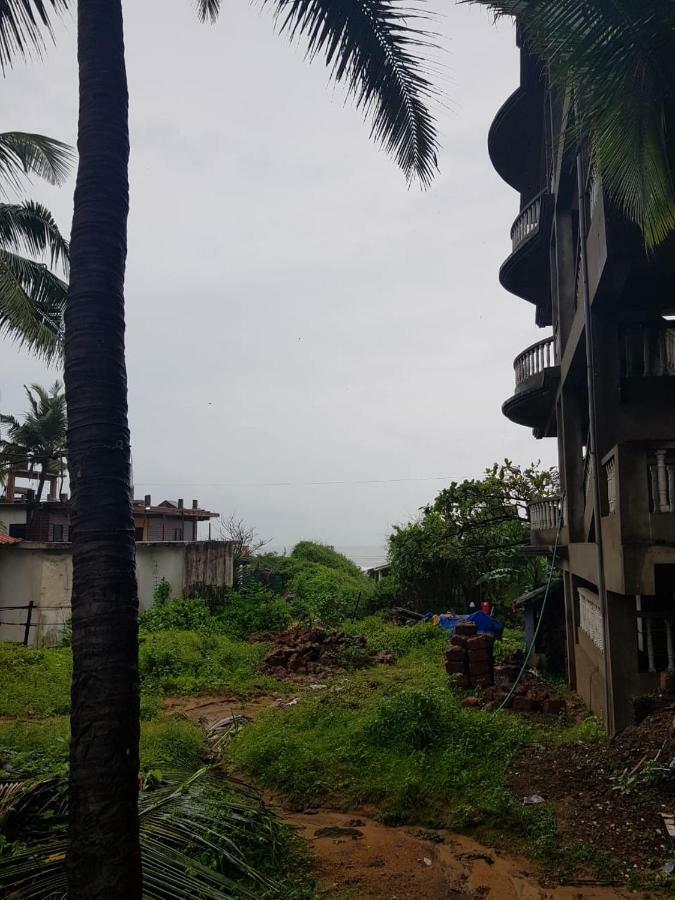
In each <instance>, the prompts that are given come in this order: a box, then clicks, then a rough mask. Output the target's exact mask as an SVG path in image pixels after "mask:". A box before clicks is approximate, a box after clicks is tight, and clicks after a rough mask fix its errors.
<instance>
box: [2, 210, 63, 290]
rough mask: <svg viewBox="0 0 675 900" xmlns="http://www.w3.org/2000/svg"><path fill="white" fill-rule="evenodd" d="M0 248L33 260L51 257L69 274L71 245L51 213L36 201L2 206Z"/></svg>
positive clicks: (51, 263) (52, 263)
mask: <svg viewBox="0 0 675 900" xmlns="http://www.w3.org/2000/svg"><path fill="white" fill-rule="evenodd" d="M0 247H3V248H4V249H6V250H13V251H17V252H19V253H29V254H31V255H32V256H44V255H48V258H49V263H50V265H51V266H55V265H60V266H61V267H62V269H63V271H64V272H65V274H66V275H67V274H68V255H69V247H68V241H67V240H66V239H65V238H64V237H63V235H62V234H61V232H60V231H59V228H58V225H57V224H56V222H55V221H54V217H53V216H52V214H51V213H50V212H49V210H48V209H47V208H46V207H45V206H43V205H42V204H41V203H36V202H35V201H34V200H24V202H23V203H0Z"/></svg>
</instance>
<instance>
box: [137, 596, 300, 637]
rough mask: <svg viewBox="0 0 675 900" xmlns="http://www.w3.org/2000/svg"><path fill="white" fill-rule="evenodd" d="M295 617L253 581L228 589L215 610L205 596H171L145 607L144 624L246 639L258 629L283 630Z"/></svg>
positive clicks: (144, 627)
mask: <svg viewBox="0 0 675 900" xmlns="http://www.w3.org/2000/svg"><path fill="white" fill-rule="evenodd" d="M292 618H293V613H292V610H291V607H290V605H289V604H288V603H287V602H286V601H285V600H283V599H282V598H281V597H278V596H277V595H276V594H273V593H272V592H271V591H268V590H266V589H265V588H263V587H261V586H260V585H259V584H257V583H256V582H251V583H249V584H247V586H246V587H245V588H243V589H242V590H241V591H233V590H229V591H226V592H225V594H224V595H223V601H222V605H221V606H218V607H216V608H215V609H214V610H213V612H211V611H210V610H209V608H208V606H207V605H206V603H205V602H204V601H203V600H187V599H183V600H168V601H164V602H162V603H160V604H159V605H155V606H151V607H150V608H149V609H147V610H145V612H144V613H142V615H141V618H140V624H141V629H142V631H143V632H155V631H198V632H203V633H205V634H225V635H228V636H229V637H232V638H236V639H239V640H243V639H245V638H247V637H248V636H249V635H250V634H253V632H256V631H258V632H259V631H283V630H284V629H286V628H287V627H288V626H289V625H290V623H291V620H292Z"/></svg>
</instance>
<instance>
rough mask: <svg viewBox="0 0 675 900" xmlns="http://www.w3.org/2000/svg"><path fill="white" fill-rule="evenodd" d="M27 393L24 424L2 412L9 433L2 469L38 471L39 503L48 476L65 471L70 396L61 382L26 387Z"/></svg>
mask: <svg viewBox="0 0 675 900" xmlns="http://www.w3.org/2000/svg"><path fill="white" fill-rule="evenodd" d="M25 390H26V396H27V397H28V406H29V408H28V410H27V411H26V413H25V415H24V417H23V421H19V420H18V419H17V418H16V417H15V416H12V415H8V414H3V413H0V425H4V426H5V429H6V434H7V436H6V437H4V438H3V437H2V435H1V434H0V469H7V468H9V467H20V468H22V469H28V470H34V471H36V472H37V473H38V489H37V493H36V496H35V499H36V502H37V503H39V502H40V500H41V499H42V491H43V489H44V486H45V481H46V479H47V476H48V475H49V474H54V475H56V474H59V473H62V472H63V461H64V458H65V455H66V397H65V394H64V393H63V385H62V384H61V383H60V382H59V381H56V382H54V384H53V385H52V386H51V388H49V389H46V388H43V387H41V386H40V385H39V384H32V385H31V386H30V387H28V386H25ZM36 467H37V469H36Z"/></svg>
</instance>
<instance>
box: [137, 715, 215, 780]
mask: <svg viewBox="0 0 675 900" xmlns="http://www.w3.org/2000/svg"><path fill="white" fill-rule="evenodd" d="M207 752H208V751H207V748H206V745H205V743H204V733H203V732H202V730H201V728H200V727H199V725H197V724H195V723H194V722H190V721H188V720H187V719H175V718H169V717H168V716H164V717H162V718H160V719H157V720H153V721H151V722H143V723H142V726H141V768H142V769H143V771H146V772H147V771H150V770H157V769H159V770H165V769H167V768H169V769H178V768H180V769H186V770H188V771H194V770H196V769H198V768H199V766H200V765H202V764H203V762H204V759H205V758H206V756H207Z"/></svg>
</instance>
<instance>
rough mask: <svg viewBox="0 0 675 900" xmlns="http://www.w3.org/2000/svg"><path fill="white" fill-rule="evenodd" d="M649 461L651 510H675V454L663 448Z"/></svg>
mask: <svg viewBox="0 0 675 900" xmlns="http://www.w3.org/2000/svg"><path fill="white" fill-rule="evenodd" d="M654 457H655V460H656V461H655V462H650V463H649V487H650V511H651V512H662V513H664V512H665V513H667V512H671V513H672V512H675V454H673V453H672V451H671V452H669V451H668V450H665V449H661V450H656V451H655V452H654Z"/></svg>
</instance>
